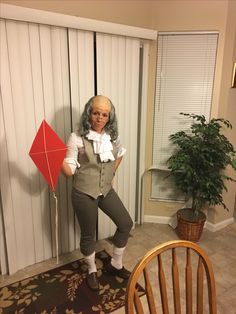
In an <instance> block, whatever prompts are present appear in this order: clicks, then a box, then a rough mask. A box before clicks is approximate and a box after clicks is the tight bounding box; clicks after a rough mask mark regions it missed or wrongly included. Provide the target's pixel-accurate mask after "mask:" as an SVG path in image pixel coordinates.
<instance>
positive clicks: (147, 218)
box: [144, 215, 235, 232]
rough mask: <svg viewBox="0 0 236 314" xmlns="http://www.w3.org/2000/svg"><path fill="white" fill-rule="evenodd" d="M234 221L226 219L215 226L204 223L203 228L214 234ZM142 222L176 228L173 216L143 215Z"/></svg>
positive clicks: (232, 218)
mask: <svg viewBox="0 0 236 314" xmlns="http://www.w3.org/2000/svg"><path fill="white" fill-rule="evenodd" d="M234 221H235V219H234V217H231V218H228V219H226V220H223V221H221V222H218V223H216V224H213V223H211V222H209V221H206V223H205V226H204V228H207V229H208V230H210V231H211V232H215V231H218V230H221V229H223V228H225V227H227V226H228V225H231V224H233V223H234ZM144 222H150V223H158V224H166V225H167V224H168V225H170V226H171V227H173V228H175V227H176V217H175V215H174V216H173V217H165V216H153V215H144Z"/></svg>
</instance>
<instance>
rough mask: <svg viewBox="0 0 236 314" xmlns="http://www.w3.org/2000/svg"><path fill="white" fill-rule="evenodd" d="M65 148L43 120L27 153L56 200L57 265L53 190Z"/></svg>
mask: <svg viewBox="0 0 236 314" xmlns="http://www.w3.org/2000/svg"><path fill="white" fill-rule="evenodd" d="M66 151H67V147H66V145H65V144H64V143H63V142H62V140H61V139H60V138H59V137H58V135H57V134H56V133H55V132H54V131H53V129H52V128H51V127H50V126H49V125H48V124H47V122H46V121H45V120H43V121H42V123H41V125H40V127H39V129H38V132H37V134H36V136H35V138H34V141H33V144H32V146H31V149H30V151H29V155H30V157H31V158H32V160H33V162H34V163H35V165H36V166H37V167H38V169H39V171H40V172H41V173H42V175H43V176H44V178H45V180H46V181H47V182H48V184H49V186H50V188H51V189H52V191H53V197H54V198H55V200H56V216H55V223H56V254H57V264H58V208H57V197H56V195H55V188H56V183H57V179H58V176H59V173H60V170H61V165H62V162H63V159H64V157H65V155H66Z"/></svg>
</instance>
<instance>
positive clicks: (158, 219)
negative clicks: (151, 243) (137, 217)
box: [143, 215, 173, 224]
mask: <svg viewBox="0 0 236 314" xmlns="http://www.w3.org/2000/svg"><path fill="white" fill-rule="evenodd" d="M172 219H173V218H172V217H165V216H152V215H144V220H143V221H144V222H151V223H156V224H169V223H170V222H171V220H172Z"/></svg>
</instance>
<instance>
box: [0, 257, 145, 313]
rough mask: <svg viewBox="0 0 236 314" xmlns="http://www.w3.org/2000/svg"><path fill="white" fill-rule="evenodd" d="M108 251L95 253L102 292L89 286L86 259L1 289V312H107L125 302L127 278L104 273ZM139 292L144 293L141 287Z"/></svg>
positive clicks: (112, 310) (108, 258)
mask: <svg viewBox="0 0 236 314" xmlns="http://www.w3.org/2000/svg"><path fill="white" fill-rule="evenodd" d="M110 258H111V257H110V255H109V254H108V253H107V252H106V251H101V252H98V253H96V265H97V268H98V276H99V283H100V290H99V292H93V291H91V290H90V289H89V288H88V287H87V285H86V281H85V278H86V271H87V266H86V264H85V263H84V261H83V259H80V260H77V261H75V262H72V263H69V264H66V265H64V266H60V267H58V268H56V269H53V270H50V271H48V272H45V273H41V274H39V275H36V276H33V277H30V278H28V279H25V280H22V281H19V282H16V283H14V284H11V285H8V286H6V287H3V288H1V289H0V314H10V313H11V314H13V313H14V314H27V313H28V314H64V313H65V314H94V313H97V314H106V313H111V312H114V311H115V310H117V309H119V308H120V307H122V306H124V303H125V291H126V285H127V280H124V279H121V278H119V277H114V276H110V275H108V274H106V273H103V271H102V269H103V265H105V264H106V263H107V262H108V261H109V260H110ZM138 291H139V293H140V294H144V290H143V288H142V287H141V286H139V287H138Z"/></svg>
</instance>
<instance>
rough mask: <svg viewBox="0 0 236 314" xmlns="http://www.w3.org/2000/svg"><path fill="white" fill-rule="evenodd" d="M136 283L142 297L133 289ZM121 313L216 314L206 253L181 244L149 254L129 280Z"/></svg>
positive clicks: (212, 279) (192, 245) (181, 242)
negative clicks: (139, 287) (141, 292)
mask: <svg viewBox="0 0 236 314" xmlns="http://www.w3.org/2000/svg"><path fill="white" fill-rule="evenodd" d="M182 273H184V274H183V275H182ZM138 282H139V283H140V284H141V285H142V286H143V287H144V289H145V295H143V296H140V293H139V292H138V291H137V290H136V288H135V287H136V284H137V283H138ZM184 308H185V309H184ZM183 309H184V310H183ZM125 313H126V314H134V313H138V314H147V313H151V314H158V313H164V314H168V313H171V314H173V313H175V314H180V313H186V314H192V313H197V314H202V313H210V314H216V313H217V307H216V291H215V280H214V273H213V269H212V265H211V262H210V260H209V258H208V257H207V255H206V253H205V252H204V251H203V250H202V249H201V248H200V247H199V246H198V245H197V244H196V243H192V242H189V241H181V240H179V241H178V240H177V241H170V242H166V243H163V244H161V245H158V246H156V247H155V248H153V249H152V250H150V251H149V252H148V253H147V254H146V255H145V256H144V257H143V258H142V259H141V260H140V261H139V262H138V263H137V264H136V266H135V268H134V270H133V271H132V273H131V276H130V278H129V281H128V285H127V289H126V300H125Z"/></svg>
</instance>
